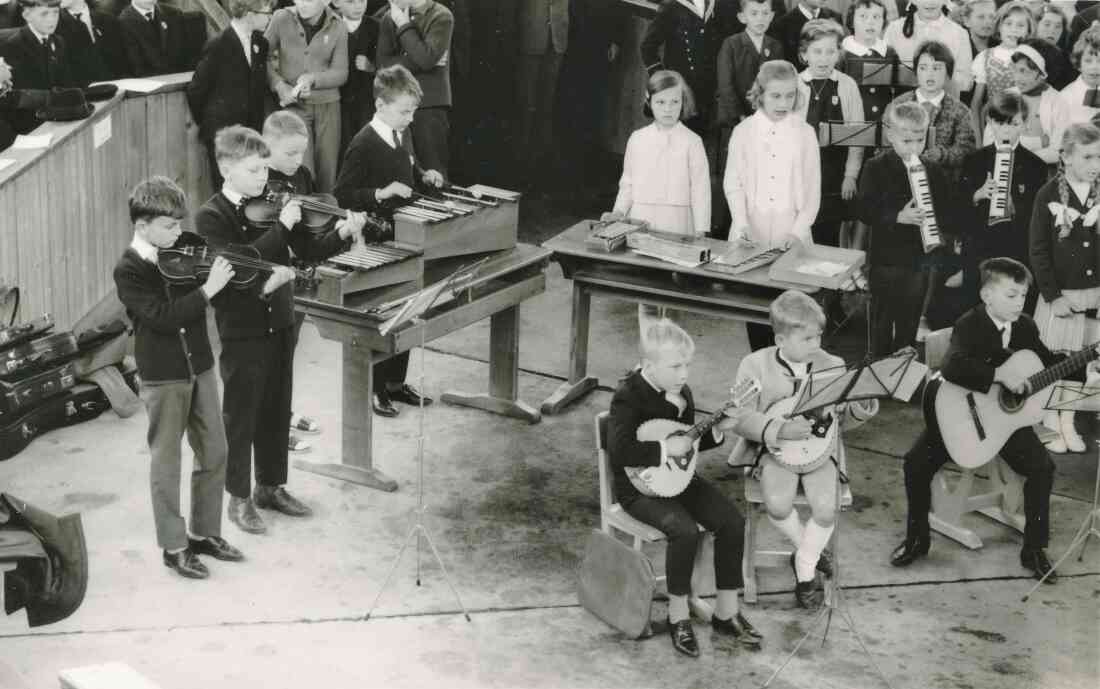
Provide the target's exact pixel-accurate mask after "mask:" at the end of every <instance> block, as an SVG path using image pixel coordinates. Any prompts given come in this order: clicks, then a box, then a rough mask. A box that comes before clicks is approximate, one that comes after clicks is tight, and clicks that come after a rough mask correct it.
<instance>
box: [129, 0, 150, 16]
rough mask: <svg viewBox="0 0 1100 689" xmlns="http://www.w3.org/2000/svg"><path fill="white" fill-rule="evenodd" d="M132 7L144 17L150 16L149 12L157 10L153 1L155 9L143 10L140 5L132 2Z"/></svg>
mask: <svg viewBox="0 0 1100 689" xmlns="http://www.w3.org/2000/svg"><path fill="white" fill-rule="evenodd" d="M130 7H133V8H134V11H135V12H137V13H138V14H140V15H141V16H143V17H146V16H148V14H149V12H152V13H154V14H156V11H157V5H156V3H153V9H151V10H143V9H141V8H140V7H138V6H137V5H135V4H134V3H132V2H131V3H130Z"/></svg>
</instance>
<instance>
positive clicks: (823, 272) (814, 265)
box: [798, 261, 848, 278]
mask: <svg viewBox="0 0 1100 689" xmlns="http://www.w3.org/2000/svg"><path fill="white" fill-rule="evenodd" d="M846 270H848V266H847V265H845V264H843V263H837V262H836V261H808V262H806V263H803V264H802V265H800V266H799V267H798V272H800V273H806V274H807V275H818V276H821V277H823V278H831V277H834V276H836V275H840V274H841V273H843V272H844V271H846Z"/></svg>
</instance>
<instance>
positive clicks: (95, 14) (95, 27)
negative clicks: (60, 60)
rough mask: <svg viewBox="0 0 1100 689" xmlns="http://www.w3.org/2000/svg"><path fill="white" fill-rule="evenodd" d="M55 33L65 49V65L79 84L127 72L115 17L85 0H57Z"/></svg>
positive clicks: (122, 74)
mask: <svg viewBox="0 0 1100 689" xmlns="http://www.w3.org/2000/svg"><path fill="white" fill-rule="evenodd" d="M57 34H58V35H59V36H61V37H62V38H63V39H64V40H65V46H66V47H67V48H68V59H69V68H70V70H71V71H72V74H73V79H74V80H75V81H76V83H77V84H78V85H80V86H87V85H88V84H91V83H93V82H97V81H109V80H111V79H119V78H121V77H124V76H126V75H127V73H128V71H129V67H128V65H127V63H126V49H125V48H124V47H123V44H122V27H121V26H120V25H119V23H118V18H117V17H114V16H112V15H110V14H107V13H106V12H101V11H99V10H97V9H92V7H91V6H89V5H88V3H87V2H86V0H61V20H60V22H59V23H58V25H57Z"/></svg>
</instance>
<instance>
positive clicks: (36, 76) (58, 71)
mask: <svg viewBox="0 0 1100 689" xmlns="http://www.w3.org/2000/svg"><path fill="white" fill-rule="evenodd" d="M59 4H60V3H59V0H20V5H21V6H22V8H23V20H24V21H25V22H26V25H25V26H23V28H21V29H19V31H18V32H16V33H15V35H14V36H12V37H11V38H9V39H8V41H7V42H6V43H5V44H4V45H3V46H2V47H0V56H2V57H4V58H6V59H7V61H8V63H9V64H10V65H11V71H12V88H14V89H17V90H29V89H42V90H47V91H48V90H49V89H52V88H59V87H70V86H75V85H76V82H75V80H74V79H73V76H72V73H71V72H70V70H69V61H68V59H67V58H66V53H67V51H66V46H65V41H64V40H62V39H61V37H59V36H58V35H57V33H56V29H57V24H58V20H59V14H60V10H59ZM10 121H11V123H12V126H13V128H14V129H15V130H16V131H17V132H18V133H20V134H26V133H27V132H29V131H31V130H32V129H34V128H35V127H37V126H38V124H39V121H38V119H37V118H36V117H35V115H34V111H33V110H29V109H26V110H24V109H20V110H17V111H16V112H15V113H13V114H12V116H11V120H10Z"/></svg>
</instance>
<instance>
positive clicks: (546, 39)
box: [515, 0, 570, 55]
mask: <svg viewBox="0 0 1100 689" xmlns="http://www.w3.org/2000/svg"><path fill="white" fill-rule="evenodd" d="M515 2H516V12H517V15H516V19H517V21H516V30H517V32H518V35H519V52H520V55H545V54H546V53H551V52H553V53H558V54H559V55H564V54H565V51H566V50H567V49H568V48H569V4H570V3H569V0H515Z"/></svg>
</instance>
